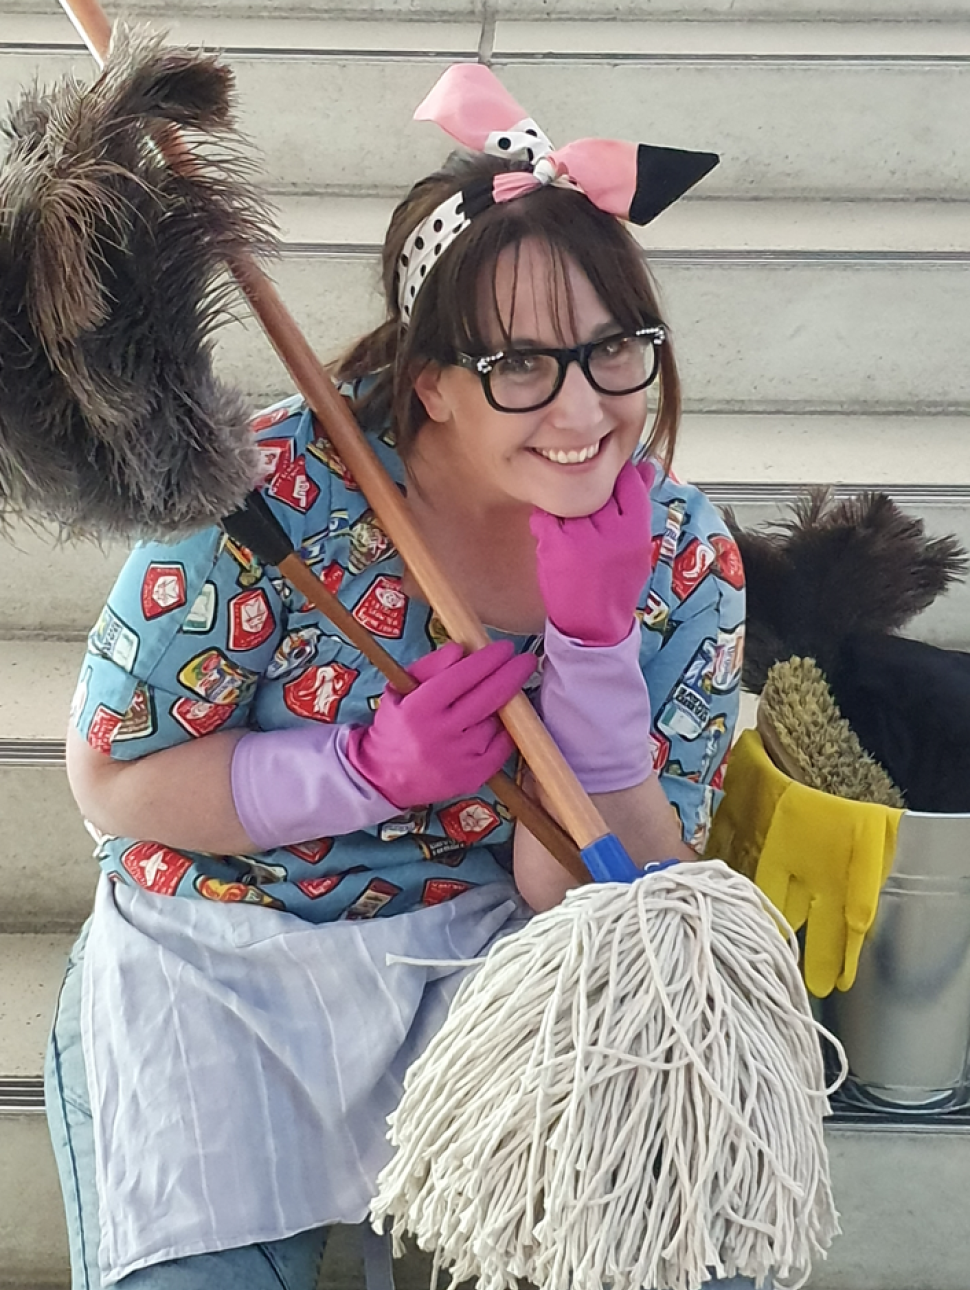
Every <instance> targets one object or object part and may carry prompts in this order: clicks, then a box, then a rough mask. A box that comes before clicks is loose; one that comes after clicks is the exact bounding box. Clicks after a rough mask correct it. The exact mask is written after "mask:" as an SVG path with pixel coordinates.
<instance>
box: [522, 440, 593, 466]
mask: <svg viewBox="0 0 970 1290" xmlns="http://www.w3.org/2000/svg"><path fill="white" fill-rule="evenodd" d="M602 446H603V440H602V439H598V440H597V441H596V443H591V444H588V445H587V446H586V447H585V448H571V449H570V450H569V451H568V452H567V451H566V450H565V449H563V448H533V449H532V451H533V452H534V453H537V454H538V455H539V456H540V457H544V458H545V459H546V461H554V462H555V463H556V464H557V465H558V466H576V465H578V464H579V463H580V462H582V461H592V459H593V458H594V457H595V456H596V455H597V453H598V452H599V450H600V448H601V447H602Z"/></svg>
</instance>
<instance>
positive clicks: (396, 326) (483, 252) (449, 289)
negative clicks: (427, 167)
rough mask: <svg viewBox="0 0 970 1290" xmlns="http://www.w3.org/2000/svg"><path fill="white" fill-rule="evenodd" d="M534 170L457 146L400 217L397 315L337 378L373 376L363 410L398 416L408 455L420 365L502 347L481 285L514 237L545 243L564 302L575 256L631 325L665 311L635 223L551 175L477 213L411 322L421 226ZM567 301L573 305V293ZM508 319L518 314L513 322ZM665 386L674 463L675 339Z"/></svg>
mask: <svg viewBox="0 0 970 1290" xmlns="http://www.w3.org/2000/svg"><path fill="white" fill-rule="evenodd" d="M527 168H528V167H527V166H526V165H525V163H515V162H510V161H507V160H506V159H504V158H501V157H490V156H485V155H481V154H467V153H453V154H452V156H451V157H450V158H449V159H448V162H447V163H446V164H445V166H444V167H443V168H442V169H441V170H439V171H436V172H435V173H434V174H432V175H429V176H428V177H427V178H426V179H422V180H421V181H420V182H419V183H417V184H415V186H414V187H413V188H412V189H411V191H410V192H409V193H408V195H407V197H405V198H404V200H403V201H402V202H401V203H400V204H399V205H398V207H397V208H396V209H395V211H394V214H393V215H392V216H391V222H390V225H389V227H388V231H387V236H386V238H385V240H384V250H383V256H382V262H383V274H382V277H383V286H384V297H385V301H386V307H387V315H386V318H385V320H384V322H382V323H381V325H380V326H379V327H377V328H375V330H374V331H372V332H370V333H369V334H368V335H366V336H363V337H362V338H361V339H360V340H359V341H357V343H356V344H355V345H354V346H352V348H351V349H349V350H348V351H347V352H346V353H345V354H344V355H343V356H342V358H340V359H339V361H338V363H337V364H336V376H337V379H339V380H344V381H353V380H357V379H359V378H361V377H364V376H369V375H373V377H374V379H373V381H372V382H370V383H369V384H368V387H367V389H366V390H365V392H364V393H363V395H362V397H361V398H360V399H359V400H358V406H357V409H356V410H357V411H358V413H359V414H360V415H362V416H364V417H365V418H366V419H367V420H370V419H371V417H373V418H374V419H375V420H380V421H384V420H386V418H387V417H388V415H389V416H390V417H391V418H392V421H393V424H394V429H395V434H396V438H397V444H398V448H399V450H400V452H401V454H402V456H404V457H406V456H407V454H408V453H409V451H410V450H411V448H412V447H413V446H414V440H415V436H416V435H417V432H418V430H419V429H420V427H421V426H422V425H423V424H424V422H425V420H426V413H425V410H424V407H423V405H422V403H421V401H420V399H419V398H418V397H417V395H416V394H415V392H414V377H415V375H416V374H417V373H418V372H419V371H420V370H421V369H422V368H423V367H424V366H425V365H426V364H427V363H428V362H439V363H442V364H448V363H452V362H454V359H455V353H456V351H458V350H461V351H465V352H468V353H472V354H475V353H486V352H488V350H489V348H491V343H490V342H489V341H488V340H487V339H486V336H485V327H486V325H487V319H485V318H482V317H481V316H480V315H481V313H482V312H483V311H482V310H481V309H480V307H479V304H480V297H479V289H480V284H481V282H482V280H483V275H485V274H491V275H492V289H493V293H494V289H495V287H494V284H495V277H494V275H495V271H496V264H497V261H498V257H499V253H500V252H501V251H503V250H504V249H505V248H506V247H509V246H513V247H518V245H519V244H520V243H521V242H522V241H523V240H525V239H526V238H529V239H534V240H537V241H539V242H540V243H541V244H543V245H544V246H545V248H546V250H547V251H548V254H549V257H550V260H551V262H552V265H553V269H554V271H553V273H552V274H550V292H551V293H553V304H554V307H555V308H556V309H557V311H558V306H559V303H560V302H559V299H558V296H559V288H560V284H562V283H564V281H565V274H564V267H565V261H566V260H567V259H571V260H574V261H575V262H576V263H577V264H578V265H579V267H580V268H581V269H582V270H583V272H584V273H585V274H586V276H587V278H589V281H590V283H591V284H592V286H593V288H594V290H595V291H596V293H597V295H598V296H599V297H600V299H601V300H602V301H603V303H604V304H605V305H607V307H608V308H609V310H610V312H611V314H612V315H613V317H614V318H615V319H616V321H617V323H618V324H619V325H620V326H621V327H623V328H627V327H629V328H634V327H639V326H640V325H641V324H642V323H643V322H644V321H645V320H651V319H655V320H659V318H660V314H659V308H658V304H657V290H656V287H655V286H654V283H653V279H652V277H651V275H650V271H649V269H648V268H647V265H646V263H645V261H644V257H643V253H642V251H641V250H640V247H639V246H638V244H637V242H636V241H635V240H634V238H633V237H632V235H631V234H630V233H629V231H628V230H627V229H626V228H625V227H624V225H623V224H621V223H620V221H619V220H617V219H615V218H614V217H613V216H612V215H608V214H606V213H605V212H604V211H601V210H599V209H598V208H597V207H596V206H594V205H593V203H592V202H591V201H589V200H588V199H587V198H586V197H584V196H583V195H582V194H581V193H579V192H576V191H575V190H572V189H569V188H563V187H558V186H555V185H549V186H547V187H545V188H540V189H537V190H536V191H535V192H534V193H529V194H528V195H527V196H525V197H520V198H516V199H515V200H513V201H509V202H501V203H497V204H495V205H493V206H490V207H488V209H486V210H484V211H482V212H481V213H480V214H478V215H476V216H474V218H473V219H472V222H471V224H470V226H469V227H468V228H466V229H465V230H464V232H462V233H461V234H459V236H458V237H457V238H456V239H455V241H454V242H453V243H452V244H451V245H450V246H449V247H448V248H447V250H446V251H444V252H443V254H442V256H441V259H440V260H439V261H438V262H437V263H436V265H435V267H434V271H433V272H432V273H431V274H429V276H428V278H427V280H426V282H425V283H424V284H423V286H422V287H421V290H420V292H419V293H418V296H417V299H416V301H415V305H414V309H413V312H412V316H411V323H410V326H408V327H405V326H404V325H403V324H402V321H401V313H400V310H399V308H398V302H397V286H398V280H397V278H398V267H397V266H398V260H399V257H400V255H401V252H402V250H403V248H404V244H405V242H406V241H407V239H408V237H409V235H410V234H411V233H412V232H413V231H414V229H415V228H417V226H418V225H419V224H420V223H421V221H422V220H424V219H426V218H427V216H428V215H430V214H431V212H432V211H433V210H434V209H435V207H436V206H438V205H439V204H440V203H441V202H443V201H445V200H447V198H448V197H450V196H452V195H453V194H454V193H457V192H458V191H459V190H460V189H467V188H468V187H469V186H470V185H473V184H476V183H479V184H480V183H487V182H490V180H491V178H492V177H493V176H494V175H496V174H499V173H501V172H504V171H509V170H522V169H527ZM565 303H566V309H567V311H568V310H569V309H570V306H571V301H569V299H568V297H567V300H566V302H565ZM507 324H508V320H506V322H505V324H503V326H505V325H507ZM507 339H508V337H506V340H507ZM658 391H659V394H658V401H657V411H656V415H655V417H654V423H653V426H652V428H651V432H650V437H649V440H648V449H649V451H650V452H651V453H653V454H655V455H657V456H659V457H660V458H661V460H662V461H663V462H664V464H665V465H666V466H667V467H668V468H669V465H670V460H671V458H672V457H673V451H674V444H675V440H676V435H677V426H678V423H679V421H680V381H679V379H678V375H677V367H676V364H675V362H674V355H673V351H672V349H671V346H670V342H669V340H668V341H667V342H665V343H664V345H663V346H662V347H661V351H660V374H659V378H658Z"/></svg>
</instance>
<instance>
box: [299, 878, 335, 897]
mask: <svg viewBox="0 0 970 1290" xmlns="http://www.w3.org/2000/svg"><path fill="white" fill-rule="evenodd" d="M345 877H346V874H342V873H328V874H324V876H323V877H322V878H304V879H303V880H302V881H301V882H298V883H297V884H296V885H297V886H298V887H299V889H300V891H302V892H303V894H304V896H309V897H310V899H311V900H319V899H320V897H321V896H329V895H330V893H331V892H332V891H335V890H336V889H337V887H339V886H340V884H341V883H342V882H343V880H344V878H345Z"/></svg>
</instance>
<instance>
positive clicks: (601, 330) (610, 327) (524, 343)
mask: <svg viewBox="0 0 970 1290" xmlns="http://www.w3.org/2000/svg"><path fill="white" fill-rule="evenodd" d="M622 330H623V329H622V327H621V326H620V324H619V323H618V322H617V321H616V320H615V319H613V318H610V319H608V321H606V322H602V323H600V324H599V326H598V327H594V328H593V330H592V332H591V333H590V336H589V341H590V342H593V341H597V340H602V339H603V338H604V337H605V336H615V335H616V334H617V332H619V331H622ZM508 344H509V348H510V349H559V348H562V347H561V346H558V345H547V344H546V343H545V341H541V340H536V339H535V337H533V336H512V337H511V338H510V340H509V342H508ZM565 348H567V349H571V348H572V346H569V345H567V346H566V347H565Z"/></svg>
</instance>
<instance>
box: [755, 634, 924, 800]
mask: <svg viewBox="0 0 970 1290" xmlns="http://www.w3.org/2000/svg"><path fill="white" fill-rule="evenodd" d="M757 727H758V733H759V734H760V735H761V739H762V742H763V743H764V746H765V749H766V751H767V753H768V755H769V757H771V759H772V761H773V762H774V763H775V765H776V766H777V767H778V769H779V770H782V771H784V773H785V774H786V775H788V776H789V777H790V778H791V779H794V780H796V781H797V782H798V783H800V784H807V785H808V786H809V787H810V788H817V789H819V790H821V791H822V792H823V793H831V794H833V795H834V796H836V797H845V798H849V799H850V800H851V801H854V802H874V803H876V804H878V805H880V806H892V807H899V808H902V807H903V806H904V805H905V803H904V801H903V796H902V793H901V792H900V791H899V789H898V788H897V787H896V785H895V784H894V783H893V782H892V780H891V779H890V778H889V776H888V774H887V773H886V771H885V770H884V769H883V768H882V766H880V765H879V763H878V762H876V761H874V760H873V758H872V757H870V756H869V754H868V753H867V752H866V751H865V749H864V748H863V747H862V744H861V743H860V742H859V739H858V737H857V735H856V733H855V731H854V730H853V729H852V727H851V726H850V725H849V723H848V721H846V719H845V718H844V717H843V716H842V714H841V712H840V711H839V709H838V707H837V705H836V703H835V700H834V699H833V697H832V692H831V690H830V689H829V687H828V683H827V682H826V680H825V676H824V675H823V673H822V671H821V669H820V668H819V667H818V665H817V664H816V662H815V660H814V659H811V658H790V659H787V660H785V661H783V662H779V663H776V664H775V665H774V666H773V667H772V668H771V669H770V670H769V672H768V678H767V680H766V681H765V685H764V689H763V690H762V693H761V701H760V703H759V704H758V717H757Z"/></svg>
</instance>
